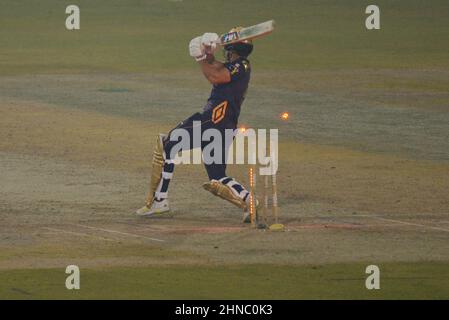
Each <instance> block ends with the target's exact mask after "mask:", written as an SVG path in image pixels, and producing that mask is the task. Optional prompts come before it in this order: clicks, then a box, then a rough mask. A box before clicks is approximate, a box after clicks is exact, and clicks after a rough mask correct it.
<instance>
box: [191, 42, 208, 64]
mask: <svg viewBox="0 0 449 320" xmlns="http://www.w3.org/2000/svg"><path fill="white" fill-rule="evenodd" d="M189 53H190V56H191V57H192V58H194V59H195V60H196V61H201V60H204V59H206V52H205V48H204V46H203V45H202V44H201V37H196V38H193V39H192V40H191V41H190V43H189Z"/></svg>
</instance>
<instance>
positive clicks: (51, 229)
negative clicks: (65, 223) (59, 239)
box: [42, 227, 117, 241]
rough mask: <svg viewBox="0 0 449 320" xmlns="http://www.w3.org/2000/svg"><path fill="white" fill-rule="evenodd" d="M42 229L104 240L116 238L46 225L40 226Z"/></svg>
mask: <svg viewBox="0 0 449 320" xmlns="http://www.w3.org/2000/svg"><path fill="white" fill-rule="evenodd" d="M42 229H47V230H50V231H56V232H59V233H68V234H74V235H76V236H82V237H91V238H95V239H100V240H105V241H117V240H114V239H108V238H103V237H98V236H94V235H92V234H88V233H81V232H73V231H68V230H64V229H56V228H48V227H42Z"/></svg>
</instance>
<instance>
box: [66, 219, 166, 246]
mask: <svg viewBox="0 0 449 320" xmlns="http://www.w3.org/2000/svg"><path fill="white" fill-rule="evenodd" d="M70 224H71V225H73V226H78V227H83V228H88V229H92V230H99V231H104V232H109V233H115V234H121V235H124V236H130V237H134V238H143V239H147V240H152V241H158V242H165V240H161V239H156V238H150V237H145V236H141V235H138V234H134V233H127V232H121V231H117V230H111V229H103V228H96V227H91V226H86V225H83V224H73V223H70Z"/></svg>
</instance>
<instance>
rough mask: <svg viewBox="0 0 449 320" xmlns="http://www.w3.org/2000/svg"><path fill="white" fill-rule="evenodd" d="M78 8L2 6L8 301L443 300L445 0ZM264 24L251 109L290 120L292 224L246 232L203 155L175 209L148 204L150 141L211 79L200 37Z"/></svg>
mask: <svg viewBox="0 0 449 320" xmlns="http://www.w3.org/2000/svg"><path fill="white" fill-rule="evenodd" d="M76 3H77V4H78V5H79V7H80V10H81V30H79V31H67V30H66V29H65V18H66V14H65V6H66V5H68V4H67V3H65V2H61V1H59V0H42V1H26V0H15V1H13V0H3V1H2V4H1V10H0V44H1V45H0V176H1V178H0V179H1V183H0V299H46V298H48V299H77V298H80V299H89V298H105V299H117V298H125V299H128V298H129V299H209V298H213V299H215V298H216V299H324V298H332V299H354V298H355V299H380V298H384V299H407V298H408V299H432V298H433V299H448V298H449V283H448V279H449V248H448V246H447V243H448V240H449V238H448V235H449V234H448V232H449V211H448V208H449V196H448V193H447V190H448V188H449V179H447V177H448V176H449V129H448V123H449V90H448V88H449V60H448V59H447V53H448V52H449V42H448V41H447V40H448V39H449V3H448V2H447V1H439V0H433V1H418V0H410V1H405V0H404V1H402V0H400V1H383V0H382V1H377V2H376V4H377V5H378V6H379V7H380V10H381V30H376V31H367V30H366V29H365V24H364V20H365V18H366V14H365V13H364V12H365V8H366V6H367V5H369V4H372V3H371V2H370V1H358V0H357V1H356V0H344V1H336V0H327V1H325V0H315V1H312V0H310V1H293V0H281V1H269V0H259V1H235V0H229V1H224V0H208V1H206V0H204V1H202V0H184V1H169V0H155V1H150V0H148V1H144V0H129V1H119V0H110V1H105V0H96V1H89V0H78V1H76ZM269 19H275V20H276V22H277V29H276V31H275V32H274V33H273V34H272V35H270V36H267V37H266V38H263V39H258V40H256V41H255V50H254V53H253V54H252V55H251V63H252V66H253V71H252V80H251V86H250V89H249V91H248V95H247V98H246V100H245V104H244V106H243V109H242V114H241V118H240V123H241V124H244V125H248V126H252V127H258V128H279V132H280V138H279V139H280V170H279V174H278V183H279V201H280V211H281V220H282V222H283V223H285V225H286V226H287V232H284V233H269V232H259V231H256V230H252V229H250V228H248V227H246V226H243V225H242V224H241V223H240V218H241V213H240V212H239V211H238V210H236V209H235V208H234V207H232V206H230V205H228V204H226V203H224V202H221V201H218V202H217V201H216V199H212V198H211V196H210V195H208V194H206V192H204V191H203V190H202V188H201V187H200V186H201V184H202V183H203V182H205V180H206V175H205V173H204V169H203V168H198V167H195V166H181V167H179V168H177V169H176V174H175V179H174V181H173V183H172V185H171V189H170V197H171V206H172V207H173V212H172V213H171V214H170V215H169V216H168V217H161V218H159V219H139V218H137V217H135V216H134V215H133V212H134V210H135V209H136V208H138V207H140V206H141V205H142V204H143V203H142V202H143V201H144V198H145V192H146V191H147V188H148V176H149V171H150V163H149V162H150V158H151V153H152V147H153V142H154V141H153V140H154V136H155V135H156V134H157V133H159V132H166V131H167V130H169V129H170V128H171V127H173V126H174V125H176V124H177V123H178V122H179V121H181V120H183V119H184V118H186V117H188V116H189V115H191V114H192V113H194V112H197V111H200V110H201V107H202V105H203V104H204V103H205V100H206V99H207V97H208V93H209V91H210V86H209V84H208V83H207V82H206V81H205V80H204V79H203V77H202V75H201V74H200V72H199V70H198V66H196V64H195V62H194V61H192V59H191V58H190V57H189V55H188V48H187V46H188V42H189V41H190V39H191V38H193V37H194V36H196V35H199V34H202V33H203V32H217V33H224V32H225V31H227V30H228V29H230V28H231V27H233V26H236V25H244V26H247V25H252V24H255V23H258V22H262V21H264V20H269ZM282 111H289V112H290V114H291V119H290V120H289V121H288V122H281V121H280V120H279V114H280V113H281V112H282ZM229 173H230V174H231V175H232V176H235V177H236V178H237V179H239V180H241V181H242V182H244V183H246V182H247V181H246V168H245V167H244V166H237V165H234V166H230V168H229ZM153 238H156V239H159V240H162V241H160V242H157V241H154V240H152V239H153ZM69 264H76V265H79V266H80V268H81V290H80V291H68V290H66V289H65V286H64V283H65V277H66V274H65V273H64V270H65V267H66V266H67V265H69ZM369 264H376V265H379V266H380V268H381V289H380V290H372V291H369V290H367V289H365V287H364V283H365V278H366V276H367V275H366V274H365V273H364V270H365V267H366V266H367V265H369Z"/></svg>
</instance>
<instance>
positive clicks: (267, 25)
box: [220, 20, 274, 46]
mask: <svg viewBox="0 0 449 320" xmlns="http://www.w3.org/2000/svg"><path fill="white" fill-rule="evenodd" d="M273 30H274V20H269V21H265V22H262V23H259V24H256V25H254V26H251V27H246V28H243V29H242V30H240V31H233V32H228V33H225V34H223V35H222V36H221V37H220V45H222V46H225V45H227V44H231V43H236V42H239V41H243V40H250V39H254V38H258V37H261V36H264V35H266V34H269V33H271V32H273Z"/></svg>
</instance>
